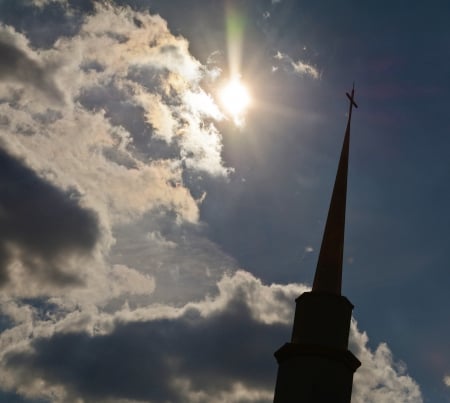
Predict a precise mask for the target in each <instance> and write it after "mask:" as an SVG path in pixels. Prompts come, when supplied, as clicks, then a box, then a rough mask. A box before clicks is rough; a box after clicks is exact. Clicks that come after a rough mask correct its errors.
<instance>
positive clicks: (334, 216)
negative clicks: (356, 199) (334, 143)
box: [274, 86, 361, 403]
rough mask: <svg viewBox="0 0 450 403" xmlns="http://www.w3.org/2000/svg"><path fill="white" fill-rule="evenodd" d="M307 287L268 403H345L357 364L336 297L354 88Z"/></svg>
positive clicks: (347, 308)
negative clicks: (326, 212) (313, 272)
mask: <svg viewBox="0 0 450 403" xmlns="http://www.w3.org/2000/svg"><path fill="white" fill-rule="evenodd" d="M346 95H347V97H348V98H349V100H350V106H349V113H348V121H347V128H346V131H345V136H344V144H343V147H342V151H341V157H340V159H339V166H338V171H337V174H336V181H335V184H334V188H333V195H332V197H331V203H330V209H329V211H328V217H327V223H326V225H325V231H324V235H323V239H322V246H321V248H320V254H319V260H318V263H317V268H316V273H315V277H314V283H313V288H312V291H311V292H305V293H303V294H302V295H300V296H299V297H298V298H297V299H296V301H295V302H296V309H295V318H294V326H293V330H292V337H291V342H290V343H286V344H285V345H284V346H283V347H281V348H280V349H279V350H278V351H276V352H275V357H276V359H277V361H278V365H279V367H278V375H277V384H276V387H275V397H274V403H331V402H332V403H349V402H350V400H351V392H352V384H353V374H354V372H355V371H356V369H357V368H358V367H359V366H360V365H361V363H360V362H359V360H358V359H357V358H356V357H355V356H354V355H353V354H352V353H351V352H350V351H349V350H348V336H349V331H350V321H351V315H352V309H353V305H352V304H351V302H350V301H349V300H348V299H347V298H346V297H344V296H341V284H342V260H343V250H344V228H345V206H346V195H347V172H348V155H349V145H350V122H351V117H352V110H353V107H357V105H356V103H355V101H354V95H355V90H354V86H353V88H352V92H351V94H349V93H346Z"/></svg>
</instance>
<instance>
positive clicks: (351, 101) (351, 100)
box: [345, 83, 358, 113]
mask: <svg viewBox="0 0 450 403" xmlns="http://www.w3.org/2000/svg"><path fill="white" fill-rule="evenodd" d="M345 95H347V98H348V99H349V100H350V113H351V112H352V107H353V106H354V107H355V108H357V107H358V105H356V102H355V83H353V87H352V94H351V95H350V94H349V93H348V92H346V93H345Z"/></svg>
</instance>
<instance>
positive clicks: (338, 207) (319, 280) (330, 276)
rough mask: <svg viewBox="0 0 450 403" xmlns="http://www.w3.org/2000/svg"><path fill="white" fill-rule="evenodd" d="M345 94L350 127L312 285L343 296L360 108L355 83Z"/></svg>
mask: <svg viewBox="0 0 450 403" xmlns="http://www.w3.org/2000/svg"><path fill="white" fill-rule="evenodd" d="M346 95H347V97H348V99H349V100H350V106H349V111H348V120H347V128H346V130H345V136H344V144H343V146H342V151H341V157H340V159H339V166H338V170H337V174H336V180H335V182H334V188H333V195H332V196H331V203H330V209H329V210H328V217H327V223H326V225H325V232H324V234H323V238H322V246H321V248H320V254H319V261H318V263H317V268H316V274H315V277H314V283H313V288H312V289H313V291H314V292H325V293H330V294H335V295H341V283H342V259H343V253H344V229H345V206H346V199H347V172H348V154H349V147H350V122H351V119H352V109H353V106H354V107H355V108H357V107H358V105H357V104H356V102H355V101H354V96H355V86H354V85H353V88H352V92H351V95H350V94H349V93H348V92H347V93H346Z"/></svg>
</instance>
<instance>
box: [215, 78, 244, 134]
mask: <svg viewBox="0 0 450 403" xmlns="http://www.w3.org/2000/svg"><path fill="white" fill-rule="evenodd" d="M220 101H221V103H222V105H223V107H224V108H225V109H226V111H227V112H228V113H229V114H230V116H231V118H232V119H233V121H234V122H235V124H236V125H238V126H241V125H242V124H243V122H244V115H245V112H246V110H247V108H248V107H249V105H250V102H251V98H250V94H249V92H248V90H247V88H246V87H245V85H243V84H242V83H241V80H240V79H239V78H234V79H232V80H230V81H229V82H228V83H227V84H226V85H225V86H224V87H223V88H222V90H221V91H220Z"/></svg>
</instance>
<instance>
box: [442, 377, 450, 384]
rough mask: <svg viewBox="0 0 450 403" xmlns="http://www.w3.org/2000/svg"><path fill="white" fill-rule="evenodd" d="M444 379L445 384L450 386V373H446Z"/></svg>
mask: <svg viewBox="0 0 450 403" xmlns="http://www.w3.org/2000/svg"><path fill="white" fill-rule="evenodd" d="M442 381H443V382H444V385H445V386H448V387H450V375H445V376H444V378H443V379H442Z"/></svg>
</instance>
